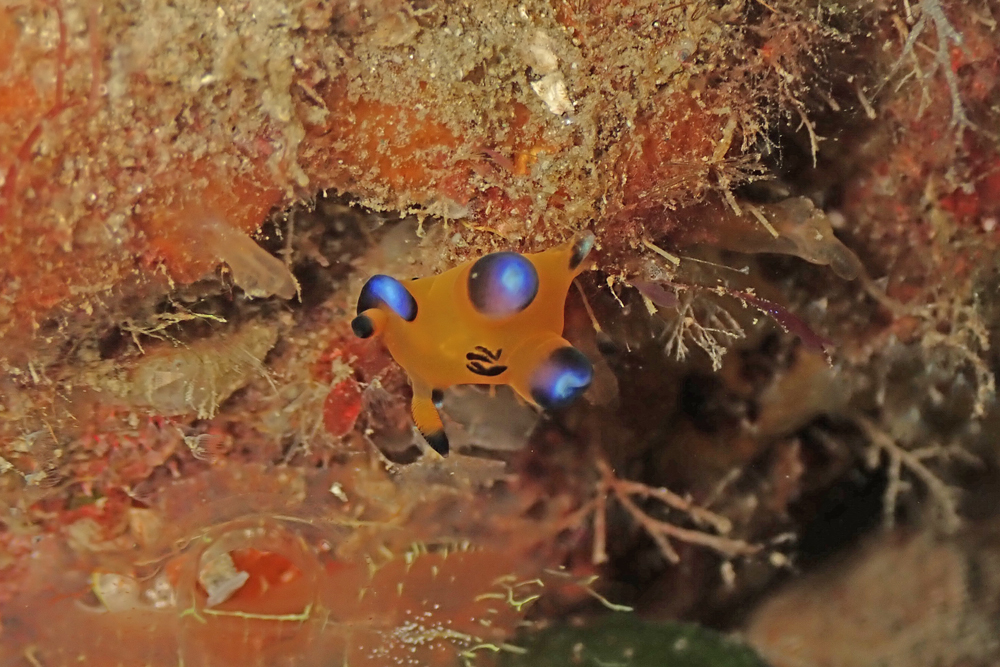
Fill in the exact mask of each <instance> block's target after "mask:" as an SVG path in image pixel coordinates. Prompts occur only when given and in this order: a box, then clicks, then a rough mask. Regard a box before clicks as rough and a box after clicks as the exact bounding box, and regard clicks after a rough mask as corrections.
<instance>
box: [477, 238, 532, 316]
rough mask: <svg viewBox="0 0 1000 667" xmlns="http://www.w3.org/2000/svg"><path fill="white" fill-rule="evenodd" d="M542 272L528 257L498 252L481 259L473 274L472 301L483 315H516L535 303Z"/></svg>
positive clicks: (514, 253)
mask: <svg viewBox="0 0 1000 667" xmlns="http://www.w3.org/2000/svg"><path fill="white" fill-rule="evenodd" d="M537 294H538V272H537V271H536V270H535V266H534V265H533V264H532V263H531V262H530V261H528V259H527V258H526V257H524V255H519V254H518V253H516V252H495V253H493V254H491V255H486V256H485V257H483V258H481V259H479V260H478V261H477V262H476V263H475V264H473V265H472V268H471V269H470V271H469V300H470V301H471V302H472V306H473V307H474V308H475V309H476V311H477V312H479V313H480V314H482V315H485V316H487V317H494V318H501V317H510V316H511V315H515V314H517V313H519V312H521V311H522V310H524V309H525V308H527V307H528V305H529V304H530V303H531V302H532V301H534V300H535V296H536V295H537Z"/></svg>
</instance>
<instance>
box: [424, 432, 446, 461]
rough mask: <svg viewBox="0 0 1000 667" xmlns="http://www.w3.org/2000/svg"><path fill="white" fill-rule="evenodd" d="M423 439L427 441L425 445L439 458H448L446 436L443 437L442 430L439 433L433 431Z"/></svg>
mask: <svg viewBox="0 0 1000 667" xmlns="http://www.w3.org/2000/svg"><path fill="white" fill-rule="evenodd" d="M424 437H425V438H426V439H427V444H428V445H430V446H431V448H432V449H433V450H434V451H435V452H437V453H438V454H440V455H441V456H448V449H449V444H448V436H447V435H445V433H444V430H443V429H442V430H440V431H434V432H433V433H431V434H430V435H425V436H424Z"/></svg>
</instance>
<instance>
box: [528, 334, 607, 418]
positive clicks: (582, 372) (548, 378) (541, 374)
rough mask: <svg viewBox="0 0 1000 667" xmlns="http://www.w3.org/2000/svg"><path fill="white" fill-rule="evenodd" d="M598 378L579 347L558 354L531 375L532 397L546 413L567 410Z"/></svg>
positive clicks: (567, 348)
mask: <svg viewBox="0 0 1000 667" xmlns="http://www.w3.org/2000/svg"><path fill="white" fill-rule="evenodd" d="M593 378H594V367H593V366H592V365H591V363H590V360H589V359H587V357H586V356H585V355H584V354H583V352H580V350H578V349H576V348H575V347H570V346H566V347H561V348H559V349H558V350H555V351H554V352H553V353H552V354H550V355H549V358H548V359H546V360H545V361H544V362H543V363H542V364H541V365H540V366H539V367H538V368H537V369H536V370H535V372H534V373H532V375H531V397H532V398H533V399H534V400H535V402H536V403H538V405H540V406H542V408H543V409H545V410H557V409H559V408H564V407H566V406H567V405H569V404H570V403H572V402H573V401H575V400H576V399H577V397H578V396H580V394H582V393H583V392H584V391H586V390H587V387H589V386H590V381H591V380H593Z"/></svg>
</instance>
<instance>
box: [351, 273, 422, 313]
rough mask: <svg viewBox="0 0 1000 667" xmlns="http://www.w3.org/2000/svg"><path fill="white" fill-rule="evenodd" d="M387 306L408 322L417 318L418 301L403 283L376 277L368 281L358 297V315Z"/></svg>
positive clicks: (379, 276)
mask: <svg viewBox="0 0 1000 667" xmlns="http://www.w3.org/2000/svg"><path fill="white" fill-rule="evenodd" d="M382 304H385V305H386V306H388V307H389V309H390V310H392V312H394V313H396V314H397V315H399V316H400V317H402V318H403V319H404V320H406V321H407V322H412V321H413V320H415V319H416V317H417V301H416V299H414V298H413V295H412V294H410V291H409V290H408V289H406V287H405V286H404V285H403V283H401V282H399V281H398V280H396V279H395V278H393V277H392V276H384V275H381V274H379V275H376V276H372V277H371V278H369V279H368V282H366V283H365V286H364V287H362V288H361V295H360V296H359V297H358V315H360V314H361V313H363V312H365V311H366V310H368V309H369V308H377V307H378V306H379V305H382Z"/></svg>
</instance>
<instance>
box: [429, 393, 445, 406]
mask: <svg viewBox="0 0 1000 667" xmlns="http://www.w3.org/2000/svg"><path fill="white" fill-rule="evenodd" d="M431 403H433V404H434V407H435V408H437V409H438V410H440V409H441V406H442V405H444V392H443V391H441V390H440V389H435V390H434V391H432V392H431Z"/></svg>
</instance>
